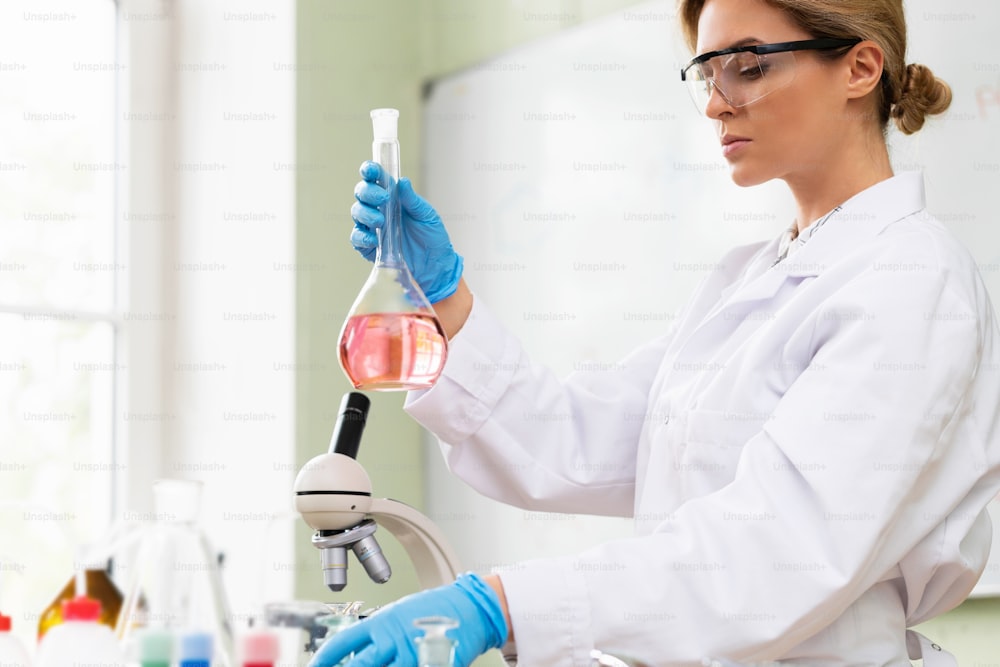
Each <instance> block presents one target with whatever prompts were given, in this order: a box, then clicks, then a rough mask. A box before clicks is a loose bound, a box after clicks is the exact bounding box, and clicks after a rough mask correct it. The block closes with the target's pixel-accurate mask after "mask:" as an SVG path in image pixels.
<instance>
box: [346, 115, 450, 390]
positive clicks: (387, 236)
mask: <svg viewBox="0 0 1000 667" xmlns="http://www.w3.org/2000/svg"><path fill="white" fill-rule="evenodd" d="M397 117H398V112H397V111H396V110H395V109H376V110H374V111H372V124H373V127H374V131H375V141H374V143H373V144H372V159H373V160H374V161H375V162H378V163H379V165H381V167H382V178H381V179H380V180H379V185H380V186H382V187H383V188H385V190H386V191H387V192H388V193H389V200H388V201H387V202H386V203H385V204H383V205H382V206H380V207H379V210H380V211H381V212H382V215H383V216H384V219H385V224H384V225H383V226H382V227H381V228H379V229H378V230H377V232H376V234H377V236H378V248H377V249H376V254H375V266H374V267H372V271H371V273H370V274H369V276H368V280H367V281H366V282H365V284H364V286H363V287H362V288H361V292H360V293H359V294H358V296H357V298H356V299H355V301H354V305H352V306H351V310H350V312H349V313H348V315H347V319H346V321H345V322H344V326H343V328H342V329H341V332H340V341H339V345H338V347H339V353H340V365H341V367H343V369H344V373H345V374H346V375H347V377H348V379H349V380H350V381H351V384H353V385H354V387H355V388H356V389H370V390H375V391H391V390H408V389H426V388H427V387H430V386H431V385H433V384H434V382H435V381H436V380H437V378H438V376H439V375H440V374H441V369H442V368H444V362H445V359H446V357H447V350H448V341H447V338H446V336H445V333H444V329H443V328H442V327H441V322H440V321H439V320H438V318H437V315H435V313H434V309H433V308H431V304H430V303H429V302H428V301H427V297H426V296H424V293H423V291H422V290H421V289H420V286H419V285H418V284H417V282H416V280H414V279H413V275H412V274H411V273H410V269H409V267H408V266H407V265H406V261H405V260H404V258H403V248H402V230H401V224H402V212H401V208H400V203H399V197H398V193H397V189H396V184H397V182H398V181H399V142H398V141H397V140H396V120H397Z"/></svg>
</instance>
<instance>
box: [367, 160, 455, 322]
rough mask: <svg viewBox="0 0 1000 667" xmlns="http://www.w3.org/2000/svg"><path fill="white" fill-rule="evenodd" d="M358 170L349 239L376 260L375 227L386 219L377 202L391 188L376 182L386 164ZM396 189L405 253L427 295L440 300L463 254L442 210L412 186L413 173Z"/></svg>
mask: <svg viewBox="0 0 1000 667" xmlns="http://www.w3.org/2000/svg"><path fill="white" fill-rule="evenodd" d="M360 172H361V178H362V180H361V181H360V182H358V184H357V185H356V186H355V188H354V197H355V199H357V201H356V202H354V204H353V205H352V206H351V217H352V218H354V230H353V231H352V232H351V244H352V245H353V246H354V248H355V249H356V250H357V251H358V252H360V253H361V255H362V256H363V257H364V258H365V259H367V260H368V261H370V262H373V261H375V248H376V247H377V246H378V240H377V238H376V236H375V230H376V229H377V228H379V227H381V226H382V224H383V223H384V222H385V218H384V217H383V216H382V212H381V211H379V210H378V207H379V206H381V205H382V204H385V203H386V201H388V200H389V193H388V192H386V191H385V189H384V188H382V187H381V186H379V185H378V180H379V179H380V178H381V177H382V167H380V166H379V164H378V163H377V162H371V161H370V160H369V161H366V162H364V163H362V165H361V170H360ZM396 189H397V192H398V193H399V205H400V211H401V212H402V217H403V220H402V229H401V230H400V236H401V237H402V240H403V259H404V260H405V261H406V265H407V266H408V267H410V273H412V274H413V278H414V280H416V281H417V284H418V285H420V289H421V290H423V292H424V295H425V296H426V297H427V300H428V301H430V302H431V303H437V302H438V301H440V300H441V299H444V298H445V297H449V296H451V295H452V294H454V293H455V290H456V289H457V288H458V280H459V278H461V277H462V266H463V262H462V256H461V255H459V254H458V253H456V252H455V249H454V248H453V247H452V245H451V241H450V240H449V238H448V231H447V230H446V229H445V228H444V223H443V222H441V216H439V215H438V214H437V211H435V210H434V207H432V206H431V205H430V204H428V203H427V201H426V200H425V199H423V198H422V197H421V196H420V195H418V194H417V193H416V192H414V191H413V184H412V183H410V179H408V178H401V179H399V183H398V184H397V185H396Z"/></svg>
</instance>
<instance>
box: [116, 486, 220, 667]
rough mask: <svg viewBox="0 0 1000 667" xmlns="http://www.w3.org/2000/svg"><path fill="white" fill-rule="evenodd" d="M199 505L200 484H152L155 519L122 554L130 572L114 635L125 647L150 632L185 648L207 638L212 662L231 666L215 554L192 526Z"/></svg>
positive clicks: (129, 646)
mask: <svg viewBox="0 0 1000 667" xmlns="http://www.w3.org/2000/svg"><path fill="white" fill-rule="evenodd" d="M200 503H201V483H200V482H194V481H189V480H177V479H161V480H157V481H156V482H155V483H154V485H153V507H154V514H155V520H154V521H153V522H152V523H151V524H149V525H147V526H143V527H141V528H140V532H139V535H138V536H137V541H136V544H135V547H134V548H133V550H132V553H130V554H127V556H128V561H127V562H128V566H129V570H130V576H129V584H128V588H127V590H126V593H125V596H124V601H123V603H122V608H121V613H120V615H119V618H118V625H117V630H118V636H119V638H120V640H121V641H122V644H123V646H125V647H126V648H127V650H129V651H133V650H134V649H135V646H136V645H137V644H139V643H140V642H141V641H142V637H143V636H144V634H145V633H147V632H149V631H154V630H155V631H162V632H168V633H171V634H173V635H175V636H176V637H178V638H179V639H180V640H182V643H183V641H184V640H185V638H188V639H187V641H188V644H189V646H190V647H197V646H201V647H204V646H206V645H207V642H208V641H210V642H211V648H212V652H213V656H214V657H213V659H212V660H211V662H212V663H213V665H214V666H215V667H234V663H233V661H232V659H233V648H234V638H233V630H232V626H231V618H232V615H231V613H230V611H229V603H228V600H227V598H226V594H225V590H224V588H223V584H222V573H221V570H220V567H221V565H220V561H219V557H218V556H217V555H216V553H215V551H214V550H213V549H212V547H211V545H210V544H209V542H208V538H207V537H206V535H205V533H204V532H203V531H202V530H201V528H200V526H199V525H198V515H199V513H200ZM205 637H207V638H208V639H207V640H206V639H205Z"/></svg>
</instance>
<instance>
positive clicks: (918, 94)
mask: <svg viewBox="0 0 1000 667" xmlns="http://www.w3.org/2000/svg"><path fill="white" fill-rule="evenodd" d="M706 2H707V0H679V8H678V15H679V16H680V20H681V27H682V29H683V30H684V40H685V41H686V42H687V45H688V48H690V49H691V50H692V51H694V50H695V48H696V45H697V42H698V19H699V18H700V17H701V10H702V8H703V7H704V6H705V3H706ZM763 2H765V3H767V4H768V5H771V6H772V7H775V8H776V9H780V10H781V11H783V12H785V13H786V14H787V15H788V17H789V18H791V19H792V21H793V22H794V23H795V24H796V25H798V26H799V27H801V28H802V29H803V30H805V31H806V32H808V33H809V34H810V35H812V36H813V37H814V38H817V39H819V38H824V37H838V38H854V37H860V38H861V39H865V40H871V41H873V42H875V43H876V44H878V45H879V46H880V47H882V51H883V52H884V53H885V64H884V66H883V71H882V85H881V87H880V89H879V95H878V113H879V121H880V123H881V126H882V128H883V129H884V128H885V127H886V126H887V125H888V123H889V119H890V118H892V119H894V120H895V122H896V126H897V127H898V128H899V129H900V130H901V131H902V132H903V133H904V134H913V133H914V132H917V131H918V130H920V128H922V127H923V126H924V121H925V120H926V117H927V116H929V115H934V114H939V113H943V112H944V111H945V110H946V109H947V108H948V107H949V106H950V105H951V88H950V87H949V86H948V84H947V83H945V82H944V81H942V80H941V79H939V78H937V77H935V76H934V73H933V72H931V70H930V69H929V68H927V67H925V66H923V65H907V64H906V18H905V15H904V13H903V2H902V0H763ZM846 51H847V49H839V50H836V51H832V52H831V51H818V52H817V53H819V54H820V55H821V56H823V55H827V56H829V57H831V58H836V57H839V56H841V55H843V54H844V53H845V52H846Z"/></svg>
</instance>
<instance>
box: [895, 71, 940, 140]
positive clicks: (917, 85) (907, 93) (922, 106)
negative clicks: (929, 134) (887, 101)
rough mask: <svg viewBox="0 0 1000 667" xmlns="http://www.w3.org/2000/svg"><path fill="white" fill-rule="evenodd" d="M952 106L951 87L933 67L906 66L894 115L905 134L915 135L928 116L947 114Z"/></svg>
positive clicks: (897, 124)
mask: <svg viewBox="0 0 1000 667" xmlns="http://www.w3.org/2000/svg"><path fill="white" fill-rule="evenodd" d="M950 105H951V87H950V86H949V85H948V84H947V83H945V82H944V81H942V80H941V79H939V78H937V77H936V76H934V72H932V71H931V70H930V68H928V67H925V66H923V65H916V64H911V65H907V66H906V75H905V77H904V79H903V90H902V92H901V93H900V95H899V99H898V100H897V101H896V104H895V105H894V106H893V108H892V116H893V118H895V119H896V126H897V127H898V128H899V129H900V130H901V131H902V132H903V134H913V133H914V132H916V131H918V130H919V129H920V128H922V127H923V126H924V121H925V120H926V119H927V116H930V115H934V114H939V113H944V111H946V110H947V109H948V107H949V106H950Z"/></svg>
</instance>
